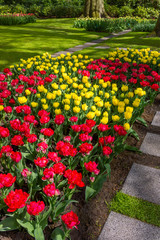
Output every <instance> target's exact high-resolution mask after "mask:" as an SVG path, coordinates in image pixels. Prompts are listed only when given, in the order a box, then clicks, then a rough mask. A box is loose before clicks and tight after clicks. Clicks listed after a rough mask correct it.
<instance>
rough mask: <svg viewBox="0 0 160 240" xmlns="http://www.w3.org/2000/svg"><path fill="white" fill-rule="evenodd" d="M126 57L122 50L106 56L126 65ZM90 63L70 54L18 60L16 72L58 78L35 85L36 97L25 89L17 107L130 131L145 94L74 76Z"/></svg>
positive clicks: (139, 90)
mask: <svg viewBox="0 0 160 240" xmlns="http://www.w3.org/2000/svg"><path fill="white" fill-rule="evenodd" d="M136 53H137V51H136ZM128 54H129V51H126V52H124V53H123V54H122V51H121V50H117V51H115V52H112V53H110V54H109V56H110V60H114V59H115V58H117V57H120V58H121V57H124V55H125V57H126V61H127V60H128V61H129V59H128ZM133 54H134V51H133ZM122 55H123V56H122ZM92 60H93V59H88V57H87V56H83V55H81V54H79V55H78V56H76V55H73V56H71V55H70V54H69V53H68V54H67V55H63V54H62V55H60V56H59V57H57V58H52V57H51V56H50V55H49V54H47V53H46V54H43V56H36V57H34V58H30V59H28V60H21V63H20V64H19V65H16V68H18V69H20V68H26V69H27V71H29V72H30V69H31V71H32V72H33V69H34V70H35V71H43V70H45V71H47V72H48V71H49V73H50V74H55V75H56V76H57V78H55V79H54V80H53V81H52V82H51V83H47V84H45V85H38V86H37V93H36V94H31V91H30V90H28V89H26V90H25V96H21V97H18V101H19V103H20V104H26V103H27V104H29V105H30V106H31V107H32V109H33V111H35V113H36V112H37V109H44V110H47V111H50V112H52V114H53V115H54V114H64V115H65V116H66V117H70V116H74V115H77V116H78V117H79V118H82V119H83V118H87V119H94V120H96V121H97V122H101V123H103V124H107V123H108V122H114V124H120V123H122V122H123V123H124V127H125V129H126V130H129V128H130V125H129V122H130V120H131V118H132V114H133V111H134V109H135V108H137V107H139V106H140V104H141V100H142V99H143V98H144V97H145V94H146V92H145V91H144V90H143V89H142V88H137V89H135V90H130V89H129V86H128V85H127V83H122V84H120V85H118V84H116V83H111V82H109V81H108V82H105V81H104V80H103V79H99V80H96V81H95V82H94V83H93V82H91V80H90V79H91V78H89V77H87V76H82V75H81V74H77V70H78V69H81V70H84V69H85V68H86V67H85V66H86V65H87V64H88V63H89V62H90V61H92ZM14 67H15V66H14ZM75 72H76V73H75ZM47 76H48V75H47ZM23 95H24V94H23ZM34 109H35V110H34Z"/></svg>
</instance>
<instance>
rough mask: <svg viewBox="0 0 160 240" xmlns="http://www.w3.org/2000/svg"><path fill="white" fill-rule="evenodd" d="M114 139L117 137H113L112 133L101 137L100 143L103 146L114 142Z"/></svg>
mask: <svg viewBox="0 0 160 240" xmlns="http://www.w3.org/2000/svg"><path fill="white" fill-rule="evenodd" d="M114 141H115V137H112V136H111V135H109V136H106V137H101V138H99V144H100V145H102V146H104V145H107V144H112V143H113V142H114Z"/></svg>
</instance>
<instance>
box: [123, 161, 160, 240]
mask: <svg viewBox="0 0 160 240" xmlns="http://www.w3.org/2000/svg"><path fill="white" fill-rule="evenodd" d="M122 192H123V193H126V194H128V195H131V196H134V197H137V198H142V199H143V200H146V201H149V202H152V203H156V204H160V170H159V169H155V168H152V167H147V166H143V165H140V164H136V163H134V164H133V165H132V168H131V170H130V172H129V174H128V177H127V179H126V181H125V183H124V185H123V188H122ZM159 239H160V238H159Z"/></svg>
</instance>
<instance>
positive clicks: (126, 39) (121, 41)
mask: <svg viewBox="0 0 160 240" xmlns="http://www.w3.org/2000/svg"><path fill="white" fill-rule="evenodd" d="M148 35H149V33H146V32H145V33H144V32H143V33H142V32H138V33H137V32H130V33H127V34H124V35H121V36H118V37H114V38H111V39H109V40H107V41H105V42H104V43H101V44H98V45H96V46H103V47H104V46H109V47H110V48H108V49H99V48H98V49H96V48H95V46H94V47H90V48H86V49H84V50H82V51H81V53H82V54H87V55H89V57H93V58H101V57H106V55H107V53H108V52H111V51H114V50H115V49H116V48H137V49H143V48H151V50H156V51H160V38H158V37H147V36H148ZM78 53H79V52H77V53H76V54H78Z"/></svg>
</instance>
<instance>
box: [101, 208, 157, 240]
mask: <svg viewBox="0 0 160 240" xmlns="http://www.w3.org/2000/svg"><path fill="white" fill-rule="evenodd" d="M98 240H160V228H159V227H156V226H153V225H151V224H147V223H144V222H141V221H139V220H137V219H134V218H129V217H127V216H124V215H122V214H119V213H115V212H111V213H110V215H109V217H108V219H107V222H106V223H105V225H104V227H103V230H102V232H101V234H100V236H99V238H98Z"/></svg>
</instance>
